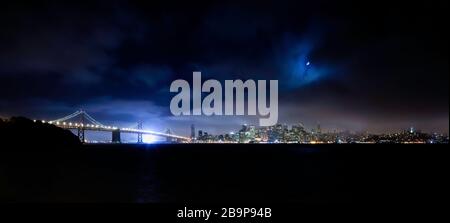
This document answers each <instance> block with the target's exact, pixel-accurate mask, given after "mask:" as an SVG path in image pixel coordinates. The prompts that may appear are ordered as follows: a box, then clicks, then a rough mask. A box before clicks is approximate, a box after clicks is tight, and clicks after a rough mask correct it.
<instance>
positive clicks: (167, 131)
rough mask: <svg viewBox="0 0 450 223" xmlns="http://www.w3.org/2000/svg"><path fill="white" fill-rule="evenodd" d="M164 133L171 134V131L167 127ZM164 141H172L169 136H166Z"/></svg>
mask: <svg viewBox="0 0 450 223" xmlns="http://www.w3.org/2000/svg"><path fill="white" fill-rule="evenodd" d="M166 134H168V135H171V134H172V131H170V129H167V130H166ZM166 142H168V143H171V142H172V139H171V138H170V137H166Z"/></svg>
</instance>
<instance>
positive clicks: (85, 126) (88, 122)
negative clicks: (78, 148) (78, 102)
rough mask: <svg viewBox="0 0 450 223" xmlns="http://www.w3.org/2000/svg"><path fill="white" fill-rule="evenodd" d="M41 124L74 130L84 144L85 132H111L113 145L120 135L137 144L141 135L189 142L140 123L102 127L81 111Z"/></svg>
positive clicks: (140, 139)
mask: <svg viewBox="0 0 450 223" xmlns="http://www.w3.org/2000/svg"><path fill="white" fill-rule="evenodd" d="M41 122H43V123H48V124H52V125H55V126H58V127H60V128H64V129H70V130H76V132H77V136H78V138H79V139H80V141H81V142H86V138H85V131H103V132H111V133H112V137H111V139H112V140H111V141H112V142H113V143H121V137H120V135H121V133H131V134H137V142H138V143H142V142H143V137H142V136H143V135H153V136H159V137H165V138H166V139H167V141H177V142H189V141H190V140H191V139H190V138H188V137H184V136H179V135H175V134H172V133H171V131H170V130H168V131H167V132H166V133H162V132H156V131H150V130H145V129H143V128H142V123H138V124H137V125H136V126H134V127H131V128H119V127H116V126H111V125H103V124H102V123H100V122H99V121H97V120H95V119H94V118H92V117H91V116H90V115H89V114H88V113H86V112H85V111H83V110H78V111H76V112H74V113H72V114H70V115H67V116H64V117H62V118H59V119H56V120H52V121H45V120H41Z"/></svg>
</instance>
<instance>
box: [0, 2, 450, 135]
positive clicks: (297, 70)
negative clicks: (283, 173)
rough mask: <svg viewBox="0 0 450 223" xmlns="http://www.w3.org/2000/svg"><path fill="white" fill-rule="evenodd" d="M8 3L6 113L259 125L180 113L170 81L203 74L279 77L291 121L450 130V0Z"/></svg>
mask: <svg viewBox="0 0 450 223" xmlns="http://www.w3.org/2000/svg"><path fill="white" fill-rule="evenodd" d="M11 2H12V3H2V6H1V7H0V28H1V31H0V116H2V117H8V116H17V115H23V116H27V117H30V118H39V119H47V120H49V119H56V118H60V117H63V116H65V115H67V114H70V113H72V112H74V111H76V110H78V109H80V108H82V109H84V110H86V111H87V112H88V113H89V114H90V115H91V116H93V117H95V118H96V119H97V120H98V121H101V122H103V123H105V124H111V125H118V126H123V127H126V126H130V125H132V124H133V123H135V122H137V121H139V120H142V121H143V122H144V127H145V128H147V129H153V130H162V131H163V130H165V129H166V128H171V129H172V130H173V131H174V132H175V133H177V134H183V135H189V131H190V125H191V124H195V125H196V128H197V129H203V130H206V131H208V132H211V133H225V132H228V131H235V130H238V129H239V128H240V125H242V124H244V123H247V124H257V123H258V122H257V121H258V119H257V117H249V116H240V117H237V116H235V117H225V116H216V117H205V116H200V117H195V118H193V117H192V116H186V117H174V116H172V114H171V113H170V109H169V104H170V100H171V98H172V97H173V96H174V95H175V94H174V93H170V92H169V86H170V83H171V82H172V81H173V80H175V79H180V78H181V79H185V80H187V81H188V82H190V83H192V72H193V71H201V72H202V78H203V80H206V79H209V78H213V79H217V80H219V81H221V82H222V83H223V81H224V80H230V79H232V80H234V79H242V80H246V79H254V80H269V79H276V80H279V86H280V87H279V89H280V90H279V122H280V123H287V124H294V123H299V122H302V123H304V124H305V125H306V126H307V127H308V128H313V127H315V126H316V125H317V124H318V123H320V125H321V127H322V128H323V129H325V130H334V129H337V130H351V131H370V132H375V133H379V132H392V131H397V130H401V129H407V128H409V127H410V126H414V127H416V128H417V129H421V130H424V131H427V132H443V133H448V128H449V124H448V123H449V110H448V108H449V104H448V99H449V98H448V89H449V88H448V87H449V85H448V84H449V70H448V68H449V63H448V62H449V57H448V49H449V47H448V34H447V33H446V30H447V29H448V23H447V22H446V21H447V19H448V18H447V17H448V16H447V14H448V3H447V2H448V1H433V2H431V1H424V2H422V3H413V2H412V1H404V2H398V3H393V1H386V2H383V1H374V2H373V3H371V4H370V3H366V2H365V1H364V3H351V2H346V3H344V2H343V1H339V3H338V2H337V1H336V2H332V3H330V2H326V1H306V2H301V1H292V2H284V1H273V2H268V3H261V2H247V3H243V2H239V3H224V2H216V3H212V1H208V2H204V3H201V2H197V3H193V2H191V1H187V2H186V3H181V2H180V3H177V2H169V1H164V2H166V3H152V2H153V1H146V2H147V3H139V2H130V1H129V2H125V1H117V2H115V1H98V2H97V1H86V2H83V1H81V2H78V3H76V2H75V1H74V2H73V3H70V2H69V1H64V2H63V1H54V2H45V3H43V2H38V1H35V2H34V3H25V2H21V1H11ZM363 4H365V5H363ZM308 61H309V62H310V63H311V64H310V68H309V70H308V76H307V77H302V75H303V74H304V72H303V71H304V70H305V65H306V62H308Z"/></svg>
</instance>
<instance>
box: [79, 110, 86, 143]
mask: <svg viewBox="0 0 450 223" xmlns="http://www.w3.org/2000/svg"><path fill="white" fill-rule="evenodd" d="M79 116H80V123H82V124H83V125H84V112H83V110H81V109H80V115H79ZM77 130H78V134H77V135H78V138H79V139H80V141H81V142H82V143H85V142H86V141H85V138H84V126H79V127H78V129H77Z"/></svg>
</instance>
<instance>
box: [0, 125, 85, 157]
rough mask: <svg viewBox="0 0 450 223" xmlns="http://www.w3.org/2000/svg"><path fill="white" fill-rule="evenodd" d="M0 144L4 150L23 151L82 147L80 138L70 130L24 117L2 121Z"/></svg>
mask: <svg viewBox="0 0 450 223" xmlns="http://www.w3.org/2000/svg"><path fill="white" fill-rule="evenodd" d="M0 142H1V145H2V149H17V148H21V150H23V149H31V150H37V149H39V150H46V149H64V148H73V147H76V146H79V145H81V142H80V140H79V139H78V137H77V136H75V135H74V134H73V133H72V132H70V131H69V130H65V129H61V128H59V127H56V126H54V125H50V124H46V123H42V122H39V121H38V122H34V121H32V120H30V119H27V118H23V117H12V118H10V119H9V120H2V119H0ZM30 146H31V147H30Z"/></svg>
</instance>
